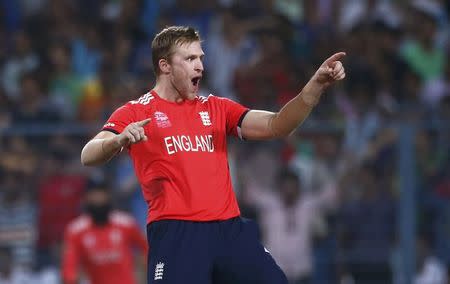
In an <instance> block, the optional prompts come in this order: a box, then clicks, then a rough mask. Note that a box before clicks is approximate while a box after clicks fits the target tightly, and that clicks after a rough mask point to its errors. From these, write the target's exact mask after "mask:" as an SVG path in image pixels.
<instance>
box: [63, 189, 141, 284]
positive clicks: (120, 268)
mask: <svg viewBox="0 0 450 284" xmlns="http://www.w3.org/2000/svg"><path fill="white" fill-rule="evenodd" d="M85 209H86V214H83V215H81V216H79V217H77V218H76V219H75V220H73V221H72V222H71V223H70V224H69V225H68V226H67V228H66V231H65V234H64V246H63V257H62V279H63V283H64V284H75V283H79V280H80V276H81V275H82V274H81V272H82V273H83V274H84V275H86V277H87V278H88V279H89V280H90V283H92V284H97V283H108V284H114V283H117V284H123V283H130V284H133V283H137V282H136V279H135V271H136V270H135V265H134V263H135V261H134V259H133V258H134V254H135V251H134V249H137V253H138V254H140V255H142V257H141V259H144V256H146V253H147V247H148V246H147V241H146V240H145V236H144V234H143V233H142V232H141V230H140V229H139V227H138V226H137V224H136V223H135V221H134V219H133V218H132V217H131V216H130V215H128V214H126V213H123V212H120V211H113V210H112V206H111V197H110V194H109V192H108V189H107V186H106V185H105V184H104V183H98V182H90V185H89V186H88V190H87V193H86V194H85ZM137 262H139V261H137ZM144 262H145V261H141V263H144Z"/></svg>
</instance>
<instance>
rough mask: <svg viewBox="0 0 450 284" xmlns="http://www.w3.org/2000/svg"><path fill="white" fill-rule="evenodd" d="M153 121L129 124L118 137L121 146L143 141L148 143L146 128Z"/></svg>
mask: <svg viewBox="0 0 450 284" xmlns="http://www.w3.org/2000/svg"><path fill="white" fill-rule="evenodd" d="M151 120H152V119H151V118H147V119H144V120H141V121H138V122H133V123H130V124H128V126H127V127H125V129H124V130H123V131H122V133H120V134H119V135H118V137H117V138H118V141H119V144H120V145H121V146H122V147H126V146H129V145H131V144H135V143H138V142H141V141H147V136H146V135H145V130H144V126H146V125H147V124H148V123H149V122H150V121H151Z"/></svg>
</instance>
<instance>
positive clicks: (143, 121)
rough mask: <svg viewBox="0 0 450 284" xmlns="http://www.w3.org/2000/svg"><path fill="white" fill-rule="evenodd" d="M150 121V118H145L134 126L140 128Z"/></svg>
mask: <svg viewBox="0 0 450 284" xmlns="http://www.w3.org/2000/svg"><path fill="white" fill-rule="evenodd" d="M151 120H152V119H151V118H147V119H144V120H141V121H138V122H136V124H137V125H138V126H140V127H144V126H146V125H147V124H148V123H149V122H150V121H151Z"/></svg>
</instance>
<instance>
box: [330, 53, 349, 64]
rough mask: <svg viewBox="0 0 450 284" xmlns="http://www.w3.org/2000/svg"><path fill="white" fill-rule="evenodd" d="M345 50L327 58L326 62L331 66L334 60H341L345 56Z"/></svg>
mask: <svg viewBox="0 0 450 284" xmlns="http://www.w3.org/2000/svg"><path fill="white" fill-rule="evenodd" d="M345 54H346V53H345V52H338V53H335V54H333V55H331V56H330V57H329V58H328V59H327V60H325V64H326V65H327V66H329V65H330V64H331V63H332V62H335V61H339V60H341V59H342V58H344V56H345Z"/></svg>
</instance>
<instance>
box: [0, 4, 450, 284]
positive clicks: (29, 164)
mask: <svg viewBox="0 0 450 284" xmlns="http://www.w3.org/2000/svg"><path fill="white" fill-rule="evenodd" d="M449 3H450V2H448V1H445V0H442V1H438V0H418V1H416V0H412V1H393V0H392V1H389V0H303V1H300V0H298V1H296V0H252V1H237V0H235V1H233V0H215V1H198V0H164V1H163V0H135V1H125V0H76V1H73V0H17V1H9V0H0V133H1V135H0V155H1V157H2V159H1V160H0V204H1V205H0V283H22V282H7V281H8V280H7V279H8V277H10V281H12V280H11V277H13V276H11V275H13V272H14V271H16V270H17V271H21V272H20V273H19V272H17V273H18V275H19V276H17V277H19V278H17V279H18V280H15V281H21V280H20V277H22V276H23V275H25V274H27V273H28V274H30V275H33V277H32V279H33V281H32V282H26V283H49V284H50V283H59V282H58V281H59V280H58V273H59V272H58V269H59V265H60V257H61V241H62V236H63V232H64V228H65V227H66V225H67V224H68V222H70V221H71V220H72V219H73V218H74V217H76V216H78V215H79V213H80V212H81V210H82V206H81V205H82V194H83V191H84V190H85V187H86V181H87V179H89V178H90V177H92V176H93V175H96V176H103V177H105V178H106V179H108V181H109V182H110V184H112V185H113V198H114V200H116V203H115V204H116V207H118V208H120V209H123V210H127V211H129V212H130V213H132V214H133V215H134V216H135V218H136V220H137V221H138V222H139V224H140V226H141V228H142V230H143V231H144V228H145V220H146V213H147V208H146V205H145V203H144V201H143V200H142V195H141V193H140V189H139V186H138V184H137V181H136V179H135V176H134V173H133V169H132V165H131V163H130V161H129V159H128V157H127V156H126V155H121V156H119V157H117V158H116V159H115V160H114V161H113V162H112V163H110V164H109V165H107V166H105V167H103V168H97V169H94V168H83V167H82V166H81V164H80V162H79V155H80V151H81V148H82V145H83V144H84V143H85V142H86V141H87V140H88V139H89V138H90V137H92V135H93V134H94V133H96V132H97V131H98V130H99V129H100V126H101V125H102V123H104V121H105V120H106V119H107V118H108V116H109V115H110V114H111V112H112V111H113V110H114V109H115V108H117V107H118V106H120V105H121V104H123V103H125V102H127V101H129V100H132V99H135V98H137V97H139V96H140V95H142V94H144V93H145V92H146V91H147V90H149V89H151V88H152V85H153V83H154V79H155V77H154V74H153V70H152V60H151V50H150V41H151V39H152V38H153V36H154V35H155V33H156V32H158V31H159V30H160V29H161V28H163V27H166V26H170V25H189V26H193V27H195V28H196V29H198V30H199V31H200V34H201V37H202V40H203V48H204V51H205V53H206V56H205V59H204V64H205V74H204V77H203V79H202V82H201V83H200V84H201V93H202V95H208V94H210V93H212V94H215V95H218V96H224V97H229V98H231V99H234V100H236V101H239V102H240V103H242V104H243V105H245V106H248V107H250V108H257V109H266V110H272V111H277V110H278V109H279V108H280V107H281V106H282V105H283V104H285V103H286V102H287V101H288V100H290V99H291V98H293V97H294V96H295V95H296V94H298V92H299V91H300V90H301V87H302V86H303V85H304V84H305V83H306V82H307V80H308V79H309V78H310V76H312V74H313V72H315V70H316V69H317V68H318V66H319V65H320V64H321V63H322V62H323V61H324V60H325V59H326V58H327V57H328V56H330V55H331V54H333V53H334V52H337V51H345V52H346V53H347V56H346V58H345V60H344V65H345V68H346V72H347V77H346V79H345V80H344V82H342V83H339V84H337V85H336V86H334V87H333V88H332V89H331V90H329V91H327V93H326V94H324V95H323V96H322V99H321V102H320V104H319V106H318V107H317V108H316V109H315V110H314V112H313V113H312V114H311V116H310V117H309V118H308V120H307V122H306V123H305V124H304V126H303V127H302V128H301V129H299V131H297V132H296V133H294V134H293V135H291V136H290V137H289V138H288V139H286V140H282V141H272V142H264V143H259V142H250V141H245V142H238V141H235V140H230V145H229V157H230V169H231V171H232V176H233V183H234V187H235V190H236V193H237V195H238V198H239V201H240V205H241V208H242V213H243V215H244V216H246V217H249V218H254V219H256V220H257V221H258V223H259V225H260V231H261V237H262V240H263V242H264V244H265V245H266V247H267V248H268V249H269V251H270V252H271V254H272V255H273V256H274V258H275V259H276V260H277V261H278V263H279V264H280V266H281V267H282V268H283V270H284V271H285V272H286V273H287V275H288V277H289V279H290V280H291V281H292V283H295V284H299V283H302V284H303V283H311V284H312V283H325V284H326V283H357V284H359V283H363V284H365V283H374V284H375V283H404V282H402V280H401V278H402V276H401V273H400V272H399V268H398V267H400V266H401V259H399V257H398V250H399V247H401V244H400V243H399V237H398V236H399V229H398V228H399V226H398V224H399V222H400V220H399V218H398V216H399V203H400V200H401V192H400V180H401V176H400V173H399V170H398V166H399V165H398V159H399V158H398V150H399V148H401V147H402V144H401V142H400V141H401V137H400V132H401V131H400V132H399V129H401V127H404V125H410V126H413V129H414V130H415V132H414V136H413V139H414V141H413V142H412V143H413V147H414V148H413V153H411V154H413V155H414V156H415V159H414V160H415V161H416V163H415V164H414V165H411V167H414V168H413V171H414V173H415V174H414V177H415V182H414V188H411V190H412V191H414V193H413V194H414V196H415V200H416V201H417V202H416V205H417V208H416V210H415V216H408V218H411V219H413V220H414V222H415V223H416V231H417V236H416V239H417V248H416V251H415V254H416V264H417V265H416V267H415V272H414V276H413V278H414V283H417V284H422V283H431V284H441V283H447V278H448V277H447V270H448V268H449V267H450V245H449V243H448V239H449V237H450V225H449V224H450V206H449V205H450V157H449V156H450V129H449V126H448V125H449V122H450V64H449V62H450V24H449V16H450V4H449ZM20 275H22V276H20ZM23 277H25V276H23ZM430 279H431V280H430ZM2 281H5V282H2ZM427 281H428V282H427ZM430 281H431V282H430ZM24 283H25V282H24Z"/></svg>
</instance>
